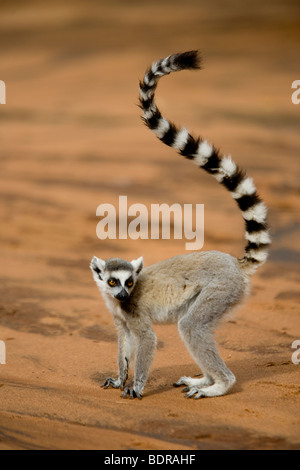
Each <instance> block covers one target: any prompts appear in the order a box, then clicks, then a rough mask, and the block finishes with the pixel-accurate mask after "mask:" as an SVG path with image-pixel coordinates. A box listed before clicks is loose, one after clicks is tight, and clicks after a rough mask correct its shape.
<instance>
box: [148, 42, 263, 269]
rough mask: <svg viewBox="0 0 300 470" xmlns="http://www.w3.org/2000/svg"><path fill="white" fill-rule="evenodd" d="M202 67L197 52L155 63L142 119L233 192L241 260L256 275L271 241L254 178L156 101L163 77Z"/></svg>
mask: <svg viewBox="0 0 300 470" xmlns="http://www.w3.org/2000/svg"><path fill="white" fill-rule="evenodd" d="M199 68H201V67H200V57H199V54H198V51H189V52H185V53H182V54H173V55H170V56H168V57H167V58H165V59H162V60H158V61H156V62H154V63H153V64H152V66H151V67H150V68H149V69H148V70H147V71H146V73H145V76H144V79H143V81H141V82H140V105H141V106H140V107H141V108H142V110H143V112H144V114H143V120H144V121H145V124H146V125H147V126H148V127H149V128H150V129H151V130H152V131H153V132H154V133H155V134H156V136H157V137H158V138H159V139H160V140H161V141H162V142H163V143H164V144H166V145H169V146H170V147H173V148H174V149H176V150H177V151H178V152H179V153H180V154H181V155H183V156H185V157H186V158H188V159H190V160H193V161H194V162H195V163H196V164H197V165H198V166H199V167H200V168H203V169H204V170H205V171H207V172H208V173H210V174H211V175H213V176H214V177H215V178H216V179H217V181H218V182H219V183H221V184H222V185H223V186H225V188H227V189H228V190H229V191H230V193H231V195H232V197H233V198H234V199H235V200H236V202H237V204H238V206H239V208H240V210H241V211H242V215H243V218H244V221H245V224H246V233H245V238H246V240H247V245H246V247H245V253H244V257H243V258H242V259H240V260H239V262H240V264H241V266H242V267H243V268H244V270H245V272H246V273H247V274H253V273H254V272H255V271H256V268H257V267H259V266H261V265H262V264H263V263H264V262H265V261H266V259H267V256H268V247H269V245H270V242H271V240H270V236H269V233H268V226H267V221H266V214H267V209H266V206H265V204H264V203H263V201H262V200H261V198H260V197H259V196H258V194H257V191H256V188H255V186H254V183H253V180H252V178H249V177H246V175H245V172H244V171H242V170H241V169H239V167H238V166H237V165H236V163H234V162H233V161H232V159H231V158H230V157H225V156H221V155H220V153H219V150H218V149H216V147H214V145H211V144H209V143H208V142H207V141H206V140H203V139H202V138H200V137H197V138H195V137H193V136H192V135H191V134H190V133H189V132H188V131H187V130H186V129H185V128H178V127H176V126H175V125H174V124H173V123H171V122H170V121H168V120H167V119H166V118H164V117H163V116H162V114H161V112H160V111H159V109H158V108H157V105H156V103H155V100H154V96H155V90H156V87H157V83H158V80H159V79H160V78H161V77H162V76H164V75H168V74H170V73H171V72H177V71H180V70H185V69H199Z"/></svg>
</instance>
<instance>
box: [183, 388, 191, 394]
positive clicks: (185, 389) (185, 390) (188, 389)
mask: <svg viewBox="0 0 300 470" xmlns="http://www.w3.org/2000/svg"><path fill="white" fill-rule="evenodd" d="M189 391H190V387H184V388H183V389H182V393H184V392H189Z"/></svg>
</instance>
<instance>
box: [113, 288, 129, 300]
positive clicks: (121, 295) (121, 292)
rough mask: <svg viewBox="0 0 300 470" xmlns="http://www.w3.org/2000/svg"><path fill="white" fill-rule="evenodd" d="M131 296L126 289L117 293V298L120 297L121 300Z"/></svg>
mask: <svg viewBox="0 0 300 470" xmlns="http://www.w3.org/2000/svg"><path fill="white" fill-rule="evenodd" d="M128 297H129V294H128V292H127V291H126V290H125V289H122V290H121V291H120V292H119V293H118V294H117V295H116V299H118V300H119V301H120V302H124V301H125V300H127V299H128Z"/></svg>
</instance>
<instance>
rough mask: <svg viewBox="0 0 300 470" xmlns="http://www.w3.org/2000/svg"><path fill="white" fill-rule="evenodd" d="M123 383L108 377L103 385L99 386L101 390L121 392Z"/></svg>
mask: <svg viewBox="0 0 300 470" xmlns="http://www.w3.org/2000/svg"><path fill="white" fill-rule="evenodd" d="M124 385H125V381H123V382H121V379H120V378H119V379H113V378H112V377H108V378H107V379H106V380H105V382H104V384H102V385H101V387H102V388H109V387H112V388H120V389H121V390H123V389H124Z"/></svg>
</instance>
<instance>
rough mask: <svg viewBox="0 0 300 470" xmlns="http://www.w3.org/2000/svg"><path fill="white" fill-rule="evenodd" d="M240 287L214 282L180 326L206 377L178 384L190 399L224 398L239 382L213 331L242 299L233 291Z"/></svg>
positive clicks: (182, 335) (200, 295)
mask: <svg viewBox="0 0 300 470" xmlns="http://www.w3.org/2000/svg"><path fill="white" fill-rule="evenodd" d="M236 287H237V286H236V285H234V283H233V284H231V285H230V284H228V283H227V282H226V281H224V280H223V282H222V283H221V285H220V283H219V282H211V283H210V284H208V285H207V286H206V287H205V288H204V289H203V290H202V291H201V292H200V294H199V296H198V297H197V299H196V301H195V302H194V303H193V305H192V306H191V307H190V309H189V310H188V312H187V313H186V314H185V315H184V316H183V317H182V318H181V319H180V321H179V323H178V329H179V333H180V336H181V338H182V340H183V341H184V343H185V345H186V347H187V349H188V351H189V352H190V354H191V355H192V357H193V358H194V359H195V361H196V363H197V364H198V366H199V367H200V368H201V370H202V373H203V375H204V377H203V378H201V379H192V378H190V377H182V378H181V379H179V381H178V382H176V385H177V386H179V385H187V388H185V389H184V391H185V392H187V393H186V396H187V397H189V398H191V397H194V398H200V397H215V396H220V395H224V394H225V393H226V392H227V391H228V390H229V389H230V388H231V387H232V385H233V384H234V383H235V376H234V375H233V373H232V372H231V371H230V370H229V369H228V368H227V366H226V365H225V363H224V361H223V360H222V359H221V357H220V355H219V353H218V350H217V347H216V344H215V341H214V338H213V328H214V327H215V325H216V323H217V322H218V320H219V319H220V318H221V317H222V316H223V315H224V314H225V313H226V312H228V311H230V308H231V307H232V306H233V305H234V304H236V303H237V302H238V301H239V300H240V297H241V296H242V292H240V294H238V293H237V292H236V291H235V292H233V291H234V288H236ZM237 297H238V298H237Z"/></svg>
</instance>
